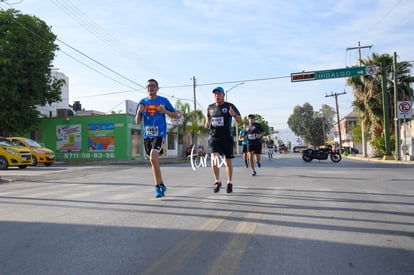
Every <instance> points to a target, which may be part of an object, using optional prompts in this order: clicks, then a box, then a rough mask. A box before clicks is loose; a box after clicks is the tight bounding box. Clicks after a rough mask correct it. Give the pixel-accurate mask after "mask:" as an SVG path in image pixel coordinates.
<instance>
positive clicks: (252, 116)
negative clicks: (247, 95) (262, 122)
mask: <svg viewBox="0 0 414 275" xmlns="http://www.w3.org/2000/svg"><path fill="white" fill-rule="evenodd" d="M247 117H248V118H256V116H255V115H252V114H250V115H248V116H247Z"/></svg>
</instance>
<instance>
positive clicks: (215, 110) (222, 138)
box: [205, 87, 242, 193]
mask: <svg viewBox="0 0 414 275" xmlns="http://www.w3.org/2000/svg"><path fill="white" fill-rule="evenodd" d="M213 94H214V99H215V103H213V104H210V105H209V106H208V108H207V116H206V125H205V126H206V128H209V129H210V136H209V140H208V151H209V153H210V154H211V167H212V170H213V176H214V180H215V182H214V193H217V192H219V191H220V187H221V180H220V167H219V164H220V161H219V160H220V156H223V155H224V163H225V165H226V173H227V193H231V192H233V184H232V177H233V164H232V159H233V158H234V154H233V143H234V141H233V135H232V127H231V124H232V119H233V118H234V119H235V120H236V122H237V123H239V124H240V123H241V122H242V118H241V116H240V112H239V110H237V108H236V106H234V105H233V104H232V103H229V102H225V101H224V89H223V88H222V87H217V88H215V89H214V90H213Z"/></svg>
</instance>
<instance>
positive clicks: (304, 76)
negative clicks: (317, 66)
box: [290, 72, 316, 82]
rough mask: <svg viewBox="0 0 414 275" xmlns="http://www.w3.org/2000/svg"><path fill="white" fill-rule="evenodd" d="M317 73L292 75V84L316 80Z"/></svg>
mask: <svg viewBox="0 0 414 275" xmlns="http://www.w3.org/2000/svg"><path fill="white" fill-rule="evenodd" d="M315 79H316V77H315V72H302V73H291V74H290V81H291V82H299V81H308V80H315Z"/></svg>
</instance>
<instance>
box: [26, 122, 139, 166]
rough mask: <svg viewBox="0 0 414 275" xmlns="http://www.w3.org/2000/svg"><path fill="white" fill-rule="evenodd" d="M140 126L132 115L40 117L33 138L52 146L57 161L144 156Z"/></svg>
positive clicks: (121, 158)
mask: <svg viewBox="0 0 414 275" xmlns="http://www.w3.org/2000/svg"><path fill="white" fill-rule="evenodd" d="M141 132H142V130H141V126H140V125H136V124H135V121H134V116H132V115H128V114H114V115H104V116H74V117H68V118H44V119H41V122H40V125H39V131H38V132H36V134H35V138H34V139H35V140H36V141H38V142H39V143H41V144H43V145H44V146H45V147H47V148H49V149H52V150H53V151H54V152H55V154H56V160H57V161H97V160H133V159H143V158H144V154H143V148H142V144H143V141H142V136H141V134H140V133H141Z"/></svg>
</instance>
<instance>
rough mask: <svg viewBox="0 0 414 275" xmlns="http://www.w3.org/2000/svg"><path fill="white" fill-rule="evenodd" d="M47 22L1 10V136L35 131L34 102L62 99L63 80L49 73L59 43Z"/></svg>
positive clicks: (37, 115)
mask: <svg viewBox="0 0 414 275" xmlns="http://www.w3.org/2000/svg"><path fill="white" fill-rule="evenodd" d="M55 40H56V35H54V34H53V33H52V32H51V30H50V27H49V26H47V25H46V23H45V22H44V21H42V20H40V19H39V18H37V17H35V16H29V15H23V14H20V13H19V12H18V11H16V10H14V9H9V10H6V11H2V10H0V106H8V108H1V109H0V135H3V136H8V135H10V134H13V135H14V134H18V133H28V132H30V131H31V130H35V129H36V128H37V127H36V126H37V125H38V122H39V115H40V113H39V112H38V111H37V110H36V105H46V103H49V104H50V103H52V102H57V101H60V100H61V97H60V94H61V90H60V89H61V87H62V85H63V82H62V80H57V79H53V78H52V76H51V69H52V65H51V64H52V61H53V59H54V56H55V51H56V50H58V46H57V45H56V44H55V43H54V42H55Z"/></svg>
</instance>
